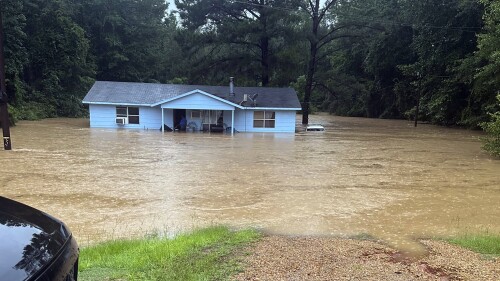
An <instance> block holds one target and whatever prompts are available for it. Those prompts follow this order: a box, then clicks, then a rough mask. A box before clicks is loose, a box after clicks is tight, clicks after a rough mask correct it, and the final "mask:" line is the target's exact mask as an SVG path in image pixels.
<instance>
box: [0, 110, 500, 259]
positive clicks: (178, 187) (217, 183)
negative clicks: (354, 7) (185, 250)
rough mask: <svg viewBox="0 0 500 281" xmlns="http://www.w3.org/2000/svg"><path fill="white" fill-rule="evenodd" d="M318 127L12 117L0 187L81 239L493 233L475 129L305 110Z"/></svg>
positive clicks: (492, 166) (492, 187) (499, 183)
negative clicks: (234, 128)
mask: <svg viewBox="0 0 500 281" xmlns="http://www.w3.org/2000/svg"><path fill="white" fill-rule="evenodd" d="M311 119H312V122H316V123H322V124H324V125H325V126H326V128H327V131H326V132H324V133H296V134H252V133H240V134H236V135H235V136H234V137H231V136H227V135H221V134H203V133H165V134H161V133H160V132H159V131H152V130H150V131H143V130H140V131H127V130H108V129H90V128H89V127H88V120H82V119H49V120H43V121H38V122H20V123H19V124H18V126H16V127H14V128H13V129H12V140H13V151H10V152H5V151H2V152H0V161H1V163H2V165H1V166H0V173H1V174H0V194H1V195H2V196H6V197H10V198H13V199H16V200H19V201H21V202H24V203H27V204H30V205H33V206H35V207H37V208H39V209H42V210H44V211H46V212H49V213H51V214H53V215H55V216H57V217H59V218H61V219H63V220H64V221H65V222H66V223H67V224H68V225H69V226H70V228H71V229H72V230H73V232H74V234H75V236H76V237H77V238H78V240H79V241H80V244H82V245H86V244H87V243H92V242H95V241H100V240H105V239H110V238H117V237H131V236H142V235H144V234H145V233H153V232H157V231H160V232H163V233H167V234H175V233H177V232H179V231H185V230H188V229H191V228H193V227H199V226H204V225H208V224H227V225H229V226H232V227H236V228H240V227H257V228H260V229H263V230H264V231H268V232H271V233H277V234H289V235H341V236H352V235H359V234H369V235H372V236H375V237H377V238H380V239H382V240H384V241H386V242H387V243H389V244H391V245H393V246H396V247H399V248H400V249H403V250H410V251H414V252H418V251H421V250H422V249H421V248H419V247H418V245H417V244H416V243H415V242H413V240H412V239H413V238H415V237H422V236H448V235H455V234H458V233H466V232H485V231H488V232H493V233H497V234H498V233H500V219H499V218H500V203H499V202H500V161H499V160H494V159H492V158H490V157H489V156H488V155H487V154H485V153H484V152H482V151H481V148H480V147H481V143H480V141H479V140H478V138H479V136H480V134H479V133H478V132H471V131H466V130H459V129H449V128H441V127H436V126H432V125H423V124H422V125H419V127H418V128H416V129H415V128H413V127H412V124H411V123H410V122H407V121H394V120H369V119H361V118H343V117H332V116H321V115H319V116H318V115H316V116H312V118H311Z"/></svg>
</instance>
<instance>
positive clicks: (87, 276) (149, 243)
mask: <svg viewBox="0 0 500 281" xmlns="http://www.w3.org/2000/svg"><path fill="white" fill-rule="evenodd" d="M259 237H260V234H259V233H258V232H256V231H254V230H243V231H236V232H234V231H230V230H229V229H228V228H226V227H210V228H205V229H200V230H197V231H194V232H192V233H190V234H183V235H179V236H176V237H175V238H174V239H167V238H144V239H137V240H117V241H110V242H104V243H101V244H98V245H95V246H91V247H87V248H83V249H81V252H80V270H79V279H78V280H223V279H227V277H229V276H230V275H231V274H233V273H235V272H237V271H238V270H240V268H239V262H238V260H237V257H238V253H240V251H241V250H242V248H243V246H245V245H247V244H248V243H250V242H253V241H256V240H257V239H258V238H259Z"/></svg>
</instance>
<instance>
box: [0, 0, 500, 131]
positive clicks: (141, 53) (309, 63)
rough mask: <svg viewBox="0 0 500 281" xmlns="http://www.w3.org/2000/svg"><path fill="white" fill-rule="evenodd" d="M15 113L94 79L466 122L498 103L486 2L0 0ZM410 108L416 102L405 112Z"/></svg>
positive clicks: (493, 34)
mask: <svg viewBox="0 0 500 281" xmlns="http://www.w3.org/2000/svg"><path fill="white" fill-rule="evenodd" d="M0 3H1V7H0V9H1V11H2V13H3V15H4V28H5V33H6V35H5V49H6V61H7V67H6V69H7V85H8V95H9V99H10V105H11V109H12V110H13V113H14V116H15V117H17V118H19V119H36V118H44V117H54V116H84V115H85V114H86V111H85V109H84V108H83V107H82V105H81V103H80V100H81V99H82V98H83V96H84V95H85V93H86V92H87V91H88V89H89V88H90V86H91V85H92V82H93V81H94V80H95V79H97V80H112V81H138V82H148V83H158V82H161V83H189V84H212V85H225V84H227V80H228V77H230V76H235V77H236V79H237V80H236V82H237V84H238V85H242V86H244V85H247V86H250V85H251V86H256V85H257V86H293V87H295V88H296V89H297V91H298V93H299V95H300V97H301V101H302V102H303V113H304V119H303V122H304V123H307V122H308V119H307V116H308V114H309V112H310V111H314V110H322V111H329V112H331V113H335V114H338V115H347V116H365V117H373V118H409V119H413V118H414V117H415V115H416V110H417V108H418V111H419V114H418V118H419V120H421V121H429V122H432V123H437V124H442V125H463V126H467V127H478V126H480V124H483V128H487V127H486V125H484V124H486V123H483V122H488V121H490V120H493V119H494V118H495V116H498V115H494V114H493V113H494V112H497V111H498V110H499V104H498V102H497V100H496V95H497V94H498V91H499V89H500V42H499V40H500V34H499V32H500V29H499V25H500V15H499V10H500V7H499V4H498V1H495V0H454V1H448V0H422V1H411V0H327V1H319V0H176V1H175V3H176V6H177V11H176V12H169V11H168V3H166V2H165V1H164V0H22V1H21V0H0ZM417 105H418V106H417Z"/></svg>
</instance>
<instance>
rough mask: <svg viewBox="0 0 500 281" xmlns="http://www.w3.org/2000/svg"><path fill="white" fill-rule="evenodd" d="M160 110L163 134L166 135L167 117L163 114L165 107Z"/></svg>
mask: <svg viewBox="0 0 500 281" xmlns="http://www.w3.org/2000/svg"><path fill="white" fill-rule="evenodd" d="M160 108H161V132H162V133H165V116H164V114H163V107H161V105H160Z"/></svg>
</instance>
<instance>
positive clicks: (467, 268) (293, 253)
mask: <svg viewBox="0 0 500 281" xmlns="http://www.w3.org/2000/svg"><path fill="white" fill-rule="evenodd" d="M421 243H423V244H424V245H425V246H426V247H427V249H428V251H429V254H428V255H427V256H425V257H422V258H413V259H410V258H406V257H404V256H402V255H401V254H399V253H398V252H397V251H396V250H394V249H392V248H389V247H387V246H385V245H383V244H380V243H377V242H374V241H366V240H352V239H341V238H317V237H283V236H267V237H264V238H263V239H262V240H260V241H259V242H257V243H256V244H254V245H252V247H251V248H250V249H249V250H248V251H249V252H250V253H251V254H250V255H249V256H247V257H246V258H245V260H244V264H245V271H244V272H241V273H239V274H238V275H236V276H235V277H234V280H439V281H445V280H500V259H499V258H496V259H493V258H486V257H484V256H482V255H480V254H476V253H474V252H471V251H469V250H466V249H463V248H460V247H458V246H454V245H450V244H448V243H445V242H442V241H434V240H422V241H421Z"/></svg>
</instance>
